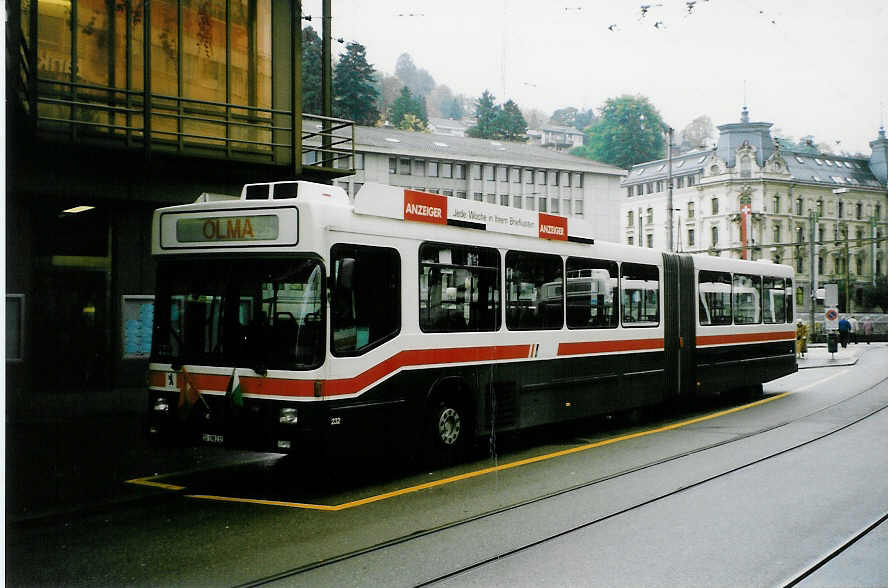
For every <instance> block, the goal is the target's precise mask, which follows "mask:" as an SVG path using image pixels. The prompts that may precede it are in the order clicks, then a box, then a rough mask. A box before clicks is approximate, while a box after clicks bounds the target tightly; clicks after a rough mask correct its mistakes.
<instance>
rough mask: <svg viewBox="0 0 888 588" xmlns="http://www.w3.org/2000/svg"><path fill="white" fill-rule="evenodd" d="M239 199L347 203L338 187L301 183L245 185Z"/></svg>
mask: <svg viewBox="0 0 888 588" xmlns="http://www.w3.org/2000/svg"><path fill="white" fill-rule="evenodd" d="M240 197H241V199H242V200H271V199H274V200H285V199H295V198H297V197H298V198H299V199H300V200H317V201H322V202H337V203H348V194H346V192H345V190H343V189H342V188H340V187H339V186H330V185H327V184H315V183H313V182H301V181H300V182H295V181H289V182H263V183H257V184H245V185H244V187H243V189H242V190H241V196H240Z"/></svg>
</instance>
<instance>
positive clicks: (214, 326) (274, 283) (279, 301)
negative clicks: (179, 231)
mask: <svg viewBox="0 0 888 588" xmlns="http://www.w3.org/2000/svg"><path fill="white" fill-rule="evenodd" d="M323 278H324V271H323V267H322V265H321V263H320V262H319V261H317V260H315V259H306V258H302V259H299V258H296V259H293V258H290V259H256V258H251V259H238V260H234V259H220V260H206V259H202V260H189V261H161V263H160V265H159V269H158V273H157V296H156V299H155V322H154V338H153V349H152V354H151V359H152V361H156V362H163V363H167V362H168V363H172V364H201V365H216V366H233V367H252V368H254V369H257V370H263V369H287V370H294V369H296V370H298V369H310V368H314V367H317V366H319V365H320V364H321V363H322V362H323V358H324V320H323V316H324V313H323V302H324V279H323Z"/></svg>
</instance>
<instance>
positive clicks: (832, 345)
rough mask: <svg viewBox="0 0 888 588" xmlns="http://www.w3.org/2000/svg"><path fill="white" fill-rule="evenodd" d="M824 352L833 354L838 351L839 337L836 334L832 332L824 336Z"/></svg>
mask: <svg viewBox="0 0 888 588" xmlns="http://www.w3.org/2000/svg"><path fill="white" fill-rule="evenodd" d="M826 350H827V351H829V352H830V353H835V352H837V351H838V350H839V336H838V334H837V333H835V332H832V333H829V334H828V335H827V336H826Z"/></svg>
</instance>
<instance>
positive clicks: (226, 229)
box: [176, 214, 279, 243]
mask: <svg viewBox="0 0 888 588" xmlns="http://www.w3.org/2000/svg"><path fill="white" fill-rule="evenodd" d="M278 233H279V227H278V216H277V215H275V214H268V215H261V216H258V215H257V216H210V217H191V218H180V219H177V220H176V240H178V241H179V242H181V243H217V242H226V241H274V240H275V239H277V238H278Z"/></svg>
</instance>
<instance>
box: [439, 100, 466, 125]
mask: <svg viewBox="0 0 888 588" xmlns="http://www.w3.org/2000/svg"><path fill="white" fill-rule="evenodd" d="M441 116H443V117H445V118H451V119H453V120H460V119H462V117H463V116H465V112H464V111H463V101H462V99H461V98H460V97H459V96H454V97H453V98H451V99H450V102H449V103H445V104H444V108H443V109H442V110H441Z"/></svg>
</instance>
